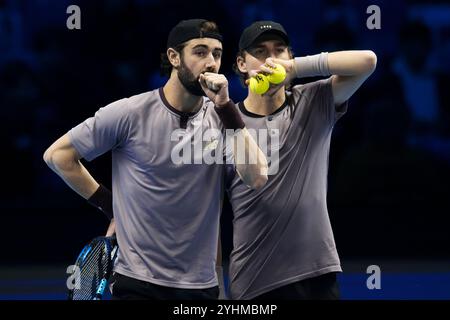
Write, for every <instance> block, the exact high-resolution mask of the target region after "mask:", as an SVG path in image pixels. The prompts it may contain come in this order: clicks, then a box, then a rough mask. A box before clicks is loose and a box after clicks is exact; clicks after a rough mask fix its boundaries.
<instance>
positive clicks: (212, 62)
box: [206, 53, 217, 70]
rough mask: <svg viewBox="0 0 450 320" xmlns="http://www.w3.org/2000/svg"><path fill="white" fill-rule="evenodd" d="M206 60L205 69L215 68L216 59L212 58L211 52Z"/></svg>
mask: <svg viewBox="0 0 450 320" xmlns="http://www.w3.org/2000/svg"><path fill="white" fill-rule="evenodd" d="M207 59H208V60H207V61H206V68H207V69H214V70H215V69H216V65H217V64H216V59H214V56H213V54H212V53H210V54H209V55H208V57H207Z"/></svg>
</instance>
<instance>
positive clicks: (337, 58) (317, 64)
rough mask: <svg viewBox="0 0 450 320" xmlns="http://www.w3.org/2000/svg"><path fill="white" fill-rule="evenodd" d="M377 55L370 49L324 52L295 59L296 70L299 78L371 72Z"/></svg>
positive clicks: (356, 74)
mask: <svg viewBox="0 0 450 320" xmlns="http://www.w3.org/2000/svg"><path fill="white" fill-rule="evenodd" d="M376 61H377V57H376V55H375V53H374V52H373V51H370V50H353V51H336V52H330V53H327V52H323V53H320V54H317V55H312V56H305V57H298V58H295V59H294V71H295V74H296V76H297V77H298V78H302V77H314V76H329V75H339V76H358V75H364V74H370V73H371V72H372V71H373V69H374V65H376Z"/></svg>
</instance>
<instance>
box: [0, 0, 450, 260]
mask: <svg viewBox="0 0 450 320" xmlns="http://www.w3.org/2000/svg"><path fill="white" fill-rule="evenodd" d="M71 4H76V5H78V6H79V7H80V8H81V30H68V29H67V28H66V19H67V18H68V16H69V15H68V14H67V13H66V8H67V7H68V6H69V5H71ZM371 4H377V5H378V6H379V7H380V9H381V29H379V30H369V29H368V28H367V26H366V20H367V18H368V17H369V14H367V13H366V8H367V7H368V6H369V5H371ZM449 16H450V4H446V3H445V2H444V1H443V2H442V3H439V2H435V3H434V4H427V2H426V1H413V2H411V1H408V2H407V1H395V3H393V2H389V1H375V2H373V1H370V2H369V1H358V2H355V1H344V0H341V1H340V0H318V1H294V0H286V1H269V0H263V1H252V0H247V1H238V0H228V1H217V0H210V1H203V2H202V1H200V2H193V3H192V4H188V3H187V2H186V1H181V0H173V1H169V2H166V1H162V0H148V1H145V0H122V1H118V0H96V1H88V0H85V1H83V0H81V1H75V0H73V1H68V0H59V1H50V0H46V1H45V0H39V1H38V0H36V1H26V0H14V1H13V0H10V1H8V0H0V112H1V119H2V120H3V125H2V126H1V129H0V130H1V136H2V138H3V141H4V143H5V144H4V145H3V146H4V147H5V148H3V152H2V153H3V156H2V164H3V166H2V168H3V170H4V177H5V178H6V179H4V180H3V181H4V182H3V183H2V184H1V192H0V194H1V198H2V201H1V206H2V208H3V209H5V208H8V209H14V208H64V207H69V206H71V205H73V202H71V201H67V199H68V197H70V199H73V198H72V197H73V194H72V193H71V191H69V189H68V188H67V187H65V185H64V183H63V182H62V181H61V180H60V179H59V178H58V177H57V176H56V175H55V174H53V173H52V172H51V171H50V170H49V169H48V168H47V167H46V166H45V164H44V162H43V161H42V154H43V152H44V150H45V148H46V147H48V146H49V145H50V144H51V143H52V142H53V141H54V140H55V139H56V138H58V137H59V136H61V135H62V134H64V133H65V132H66V131H68V130H69V129H70V128H71V127H73V126H75V125H77V124H78V123H80V122H81V121H83V120H84V119H86V118H87V117H89V116H91V115H93V114H94V112H95V111H96V110H97V109H98V108H100V107H102V106H104V105H106V104H108V103H110V102H112V101H114V100H117V99H119V98H122V97H127V96H131V95H134V94H137V93H141V92H144V91H148V90H151V89H154V88H157V87H159V86H162V85H163V84H164V82H165V78H163V77H162V76H161V75H160V73H159V62H160V54H161V53H162V52H164V51H165V43H166V39H167V34H168V32H169V31H170V29H171V27H172V26H173V25H175V24H176V23H177V22H178V21H179V20H181V19H187V18H197V17H201V18H207V19H210V20H214V21H216V22H217V23H218V25H219V28H220V29H221V31H222V33H223V34H224V49H225V50H224V57H223V60H222V70H221V72H222V73H224V74H225V75H226V76H227V77H228V79H229V81H230V88H231V96H232V98H233V99H234V100H235V101H239V100H240V99H241V98H242V97H244V96H245V92H246V91H245V89H244V88H242V87H241V86H240V84H239V81H238V78H237V77H236V76H235V75H234V74H233V73H232V71H231V65H232V63H233V61H234V59H235V54H236V51H237V43H238V39H239V35H240V33H241V31H242V30H243V29H244V28H245V27H246V26H248V25H249V24H250V23H252V22H253V21H255V20H274V21H278V22H280V23H282V24H283V25H284V27H285V28H286V29H287V31H288V33H289V34H290V37H291V39H292V47H293V51H294V53H295V54H296V55H298V56H300V55H307V54H315V53H319V52H321V51H329V52H330V51H336V50H351V49H370V50H373V51H374V52H376V54H377V56H378V67H377V70H376V72H375V73H374V74H373V75H372V77H371V78H370V80H369V81H368V82H367V83H366V84H364V85H363V87H362V88H361V89H360V91H359V92H358V93H357V94H356V95H355V96H354V98H352V99H351V101H350V105H349V111H348V113H347V115H346V116H345V117H344V118H342V120H341V121H340V122H339V123H338V124H337V125H336V128H335V132H334V138H333V140H332V152H331V155H330V174H329V180H330V182H329V206H330V213H331V218H332V220H333V221H332V222H333V224H334V225H335V226H336V236H337V242H338V245H339V244H342V248H344V249H343V250H344V252H345V253H349V254H357V252H354V251H352V249H346V248H355V246H353V245H352V244H351V241H353V239H351V238H349V237H346V236H345V235H344V234H343V231H341V230H345V229H346V228H348V222H349V221H352V223H354V224H355V225H358V229H357V230H352V232H353V235H354V236H355V237H358V236H360V237H364V236H365V235H366V234H367V232H368V230H371V231H374V230H375V231H377V230H378V231H379V229H380V228H382V229H383V234H384V236H385V237H388V238H389V239H395V238H396V237H395V233H396V232H398V231H399V230H401V229H399V228H402V226H407V227H408V226H409V227H410V228H418V229H419V228H421V226H423V223H424V221H434V223H436V225H437V226H438V225H439V224H440V223H445V222H448V221H449V218H448V217H447V214H448V213H449V212H450V210H449V209H450V205H449V201H448V195H449V190H450V188H449V186H448V182H449V171H450V170H449V167H450V125H449V124H450V90H449V85H450V79H449V78H450V59H448V57H449V56H450V19H448V17H449ZM311 80H312V79H301V80H300V81H311ZM89 165H91V166H92V170H94V173H95V174H96V175H97V176H100V177H102V178H103V179H104V180H107V179H109V170H110V167H109V159H108V156H105V157H104V158H103V159H101V160H100V161H99V162H97V163H96V164H95V165H94V164H89ZM79 203H81V201H80V202H79ZM10 212H13V211H10ZM361 226H367V228H369V229H364V228H363V227H361ZM437 228H439V227H437ZM414 230H415V229H414ZM424 233H425V234H427V235H428V236H430V235H431V236H434V237H436V239H435V240H436V241H442V240H443V239H445V237H446V236H445V235H444V236H443V235H442V234H441V233H439V232H437V233H436V232H432V231H430V230H428V231H427V230H424ZM365 239H367V241H368V242H370V241H371V240H370V239H369V238H368V237H367V236H366V238H365ZM373 241H377V240H376V239H374V240H373ZM398 241H399V245H401V246H406V247H407V246H408V242H407V241H410V240H407V239H398ZM368 242H366V243H365V244H368V245H371V246H372V247H373V248H376V244H375V243H373V244H371V243H368ZM347 244H348V245H347ZM417 246H420V243H419V240H418V244H417V245H416V247H417ZM345 250H347V251H345ZM380 250H381V249H380ZM384 250H385V248H384ZM406 250H407V249H406ZM384 252H385V251H384ZM382 253H383V252H380V254H382Z"/></svg>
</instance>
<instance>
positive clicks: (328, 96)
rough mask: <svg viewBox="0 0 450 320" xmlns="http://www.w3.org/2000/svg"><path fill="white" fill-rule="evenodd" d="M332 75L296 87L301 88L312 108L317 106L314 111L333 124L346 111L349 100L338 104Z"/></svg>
mask: <svg viewBox="0 0 450 320" xmlns="http://www.w3.org/2000/svg"><path fill="white" fill-rule="evenodd" d="M331 81H332V77H329V78H327V79H323V80H319V81H315V82H310V83H307V84H305V85H303V86H298V87H294V89H297V90H300V91H301V94H302V95H303V96H305V97H306V98H307V99H308V102H309V105H310V107H311V108H315V110H314V113H316V112H317V113H319V114H320V115H322V116H323V117H324V118H323V119H325V121H326V122H327V123H328V124H330V125H331V126H333V125H334V124H335V123H336V122H337V121H338V120H339V119H340V118H341V117H342V116H343V115H344V114H345V113H346V112H347V108H348V101H345V102H344V103H343V104H341V105H339V106H336V105H335V103H334V98H333V90H332V82H331Z"/></svg>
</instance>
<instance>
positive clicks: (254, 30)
mask: <svg viewBox="0 0 450 320" xmlns="http://www.w3.org/2000/svg"><path fill="white" fill-rule="evenodd" d="M266 33H274V34H277V35H278V36H280V37H281V39H283V40H284V41H285V42H286V45H289V37H288V35H287V32H286V30H284V28H283V26H282V25H281V24H279V23H276V22H273V21H256V22H254V23H252V24H251V25H250V26H249V27H247V28H246V29H245V30H244V32H242V35H241V38H240V39H239V50H245V49H248V48H249V47H251V46H252V45H253V44H254V42H255V40H257V39H258V37H259V36H261V35H262V34H266Z"/></svg>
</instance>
